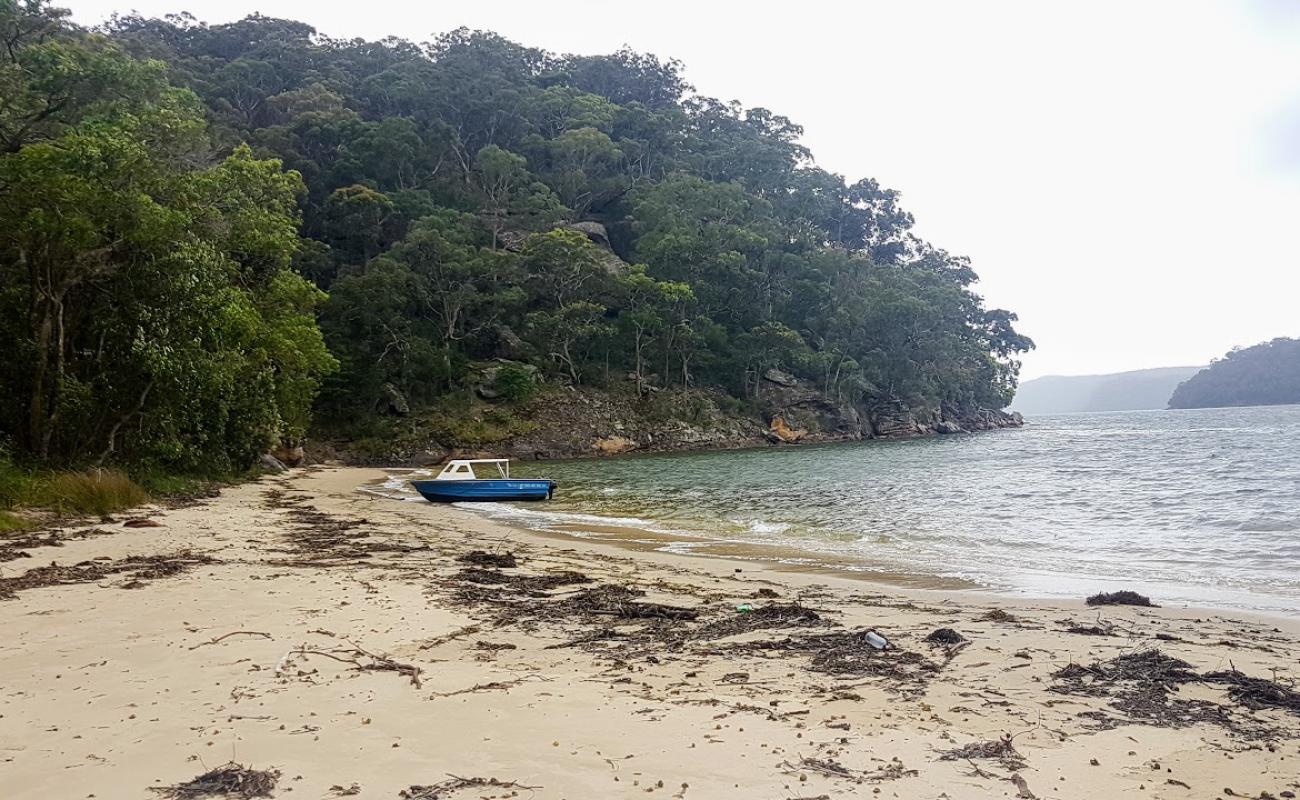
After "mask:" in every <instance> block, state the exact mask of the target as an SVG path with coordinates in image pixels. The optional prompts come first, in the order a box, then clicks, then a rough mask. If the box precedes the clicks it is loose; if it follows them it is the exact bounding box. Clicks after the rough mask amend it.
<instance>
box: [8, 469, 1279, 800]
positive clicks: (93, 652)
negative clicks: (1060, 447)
mask: <svg viewBox="0 0 1300 800" xmlns="http://www.w3.org/2000/svg"><path fill="white" fill-rule="evenodd" d="M378 474H379V473H377V472H376V471H373V470H357V469H317V470H311V471H306V470H300V471H294V472H292V473H289V474H287V475H285V476H280V477H275V478H267V479H264V480H263V481H261V482H258V483H254V484H247V485H244V486H240V487H236V488H233V489H229V490H227V491H225V492H223V493H222V495H221V496H220V497H217V498H213V499H210V500H205V501H202V502H200V503H198V504H196V505H193V506H190V507H186V508H180V509H170V510H163V509H155V510H152V511H151V512H149V513H147V514H146V516H148V517H149V518H150V519H152V520H154V521H156V522H158V523H160V524H159V526H158V527H142V528H127V527H124V526H122V525H121V524H120V523H114V524H99V525H95V526H88V527H86V528H82V529H80V530H81V531H82V532H85V531H87V530H98V531H102V532H103V534H102V535H91V536H86V537H85V538H70V539H68V540H67V541H65V542H64V543H63V546H60V547H53V546H48V545H47V546H39V547H30V548H24V551H25V552H28V553H29V554H30V558H17V559H13V560H9V561H6V562H3V563H0V578H6V579H7V578H13V577H15V576H21V575H22V574H24V573H25V572H26V571H28V570H30V569H32V568H35V567H43V566H47V565H49V564H50V562H52V561H57V562H58V563H59V564H60V565H72V564H77V563H78V562H86V561H93V560H95V559H99V561H94V563H95V564H98V565H99V566H98V567H95V568H94V570H93V571H92V570H91V568H90V567H83V568H80V569H81V571H80V572H73V573H70V574H68V575H64V576H63V579H65V580H83V579H85V580H84V581H83V582H80V583H75V584H70V585H56V586H36V587H33V588H17V589H16V590H14V591H13V595H14V596H13V597H12V598H11V599H7V600H0V664H2V665H3V669H2V671H0V796H3V797H5V798H84V797H95V798H147V797H160V796H164V795H163V794H160V793H159V792H156V791H152V790H153V789H159V788H165V787H169V786H177V785H181V784H183V783H184V782H185V781H189V780H191V779H193V778H195V777H196V776H198V775H200V774H202V773H205V772H207V771H208V770H210V769H212V768H215V767H220V766H221V765H223V764H225V763H226V762H230V761H235V762H238V763H240V764H242V765H245V766H249V767H253V768H256V769H265V770H273V771H276V772H278V773H279V775H278V778H277V779H276V781H275V783H276V788H275V789H274V795H275V796H277V797H298V798H302V797H308V798H329V797H361V798H397V797H399V796H400V793H401V792H403V791H405V792H407V795H408V796H413V797H431V796H434V795H435V794H436V796H439V797H443V796H454V797H467V798H468V797H475V798H477V797H509V796H518V797H538V798H570V800H578V799H579V798H595V797H602V798H603V797H642V796H646V795H649V796H652V797H653V796H665V797H680V798H715V797H717V798H723V797H749V796H753V797H759V798H816V797H827V798H831V797H834V798H838V797H858V796H861V797H874V796H887V797H900V798H912V797H915V798H938V797H944V796H946V797H949V798H966V797H1025V798H1027V797H1031V796H1033V797H1043V798H1046V797H1052V798H1057V797H1060V798H1093V797H1107V798H1109V797H1153V798H1199V797H1228V796H1238V797H1243V796H1244V797H1263V796H1268V795H1272V796H1274V797H1287V796H1289V795H1288V794H1287V793H1292V794H1300V777H1298V776H1300V713H1298V712H1293V711H1290V710H1287V709H1285V708H1270V707H1263V708H1250V707H1248V706H1249V705H1257V706H1258V705H1260V704H1259V703H1258V702H1254V700H1252V698H1255V700H1258V698H1259V697H1260V696H1262V695H1257V694H1249V693H1247V694H1245V695H1242V694H1241V688H1242V686H1243V685H1245V684H1243V683H1242V682H1241V681H1236V679H1235V678H1233V677H1232V676H1233V675H1241V676H1250V677H1257V678H1262V679H1266V680H1267V681H1270V682H1274V681H1275V682H1276V683H1271V684H1270V686H1275V687H1277V688H1280V689H1283V690H1285V688H1286V685H1287V684H1288V682H1289V681H1290V680H1292V679H1294V678H1295V677H1296V673H1297V667H1296V663H1297V657H1298V656H1300V624H1297V622H1296V620H1293V619H1270V618H1266V617H1260V616H1251V615H1245V614H1224V613H1220V612H1210V611H1198V610H1195V609H1149V608H1131V607H1106V608H1102V609H1098V608H1090V607H1087V606H1085V605H1084V604H1083V602H1082V601H1081V600H1080V601H1079V602H1075V603H1060V602H1048V601H1041V602H1040V601H1030V600H1014V599H1006V598H995V597H991V596H987V595H982V594H979V593H972V592H965V591H960V590H959V589H957V588H941V589H935V588H930V589H916V588H909V587H906V586H896V585H888V586H887V585H883V584H880V583H875V582H870V581H866V580H862V579H861V578H860V577H857V576H852V575H846V574H841V573H830V572H824V571H820V570H794V569H789V568H780V567H776V566H770V565H767V564H765V563H763V562H762V561H757V560H754V559H756V558H761V556H762V554H760V553H753V552H735V553H732V555H736V556H742V555H743V556H744V557H745V559H744V560H742V561H737V560H729V559H727V558H722V557H717V556H716V555H715V556H713V557H707V558H706V557H699V556H690V555H680V554H674V553H664V552H658V551H655V550H654V549H653V548H652V547H651V546H650V545H647V544H641V545H639V546H638V545H628V544H620V543H619V542H616V541H595V540H586V539H565V538H561V537H560V536H559V535H556V534H551V535H539V534H534V533H530V532H527V531H522V530H517V529H513V528H508V527H504V526H501V525H499V524H496V523H493V522H491V521H488V520H486V519H483V518H482V517H479V516H477V515H475V514H473V513H470V512H466V511H462V510H460V509H455V508H443V507H435V506H431V505H425V504H409V503H398V502H394V501H392V500H388V499H385V498H381V497H376V496H374V495H371V494H366V493H362V492H358V491H356V487H358V486H360V485H361V484H363V483H365V482H366V481H368V480H372V479H374V478H375V477H377V476H378ZM73 532H74V529H72V528H70V527H65V528H64V531H63V533H64V535H67V534H69V533H73ZM182 550H189V551H192V553H191V555H190V557H189V559H188V560H186V561H184V562H183V563H182V562H174V561H168V562H165V565H166V564H175V566H163V567H159V566H158V565H157V564H153V565H152V566H150V565H148V564H146V563H145V562H126V561H123V559H126V558H128V557H131V556H158V555H171V554H175V553H177V552H178V551H182ZM473 550H483V551H488V552H489V553H492V554H495V555H497V556H504V554H506V553H509V554H512V555H513V556H514V558H515V561H516V564H517V566H515V567H508V566H507V567H499V566H494V565H493V564H492V563H490V562H492V561H494V560H498V561H499V560H501V559H491V558H488V559H486V560H485V561H486V563H481V564H470V563H464V562H462V561H459V560H458V559H459V558H464V557H465V556H466V555H467V554H469V553H470V552H471V551H473ZM202 555H206V556H208V557H211V558H212V559H215V561H214V562H213V563H202V561H201V559H199V558H197V556H202ZM60 574H62V573H60ZM78 576H81V577H78ZM2 586H3V584H2V583H0V587H2ZM611 587H613V588H611ZM1133 588H1135V589H1139V590H1141V588H1142V587H1133ZM638 592H643V593H644V594H638ZM4 594H5V591H4V590H3V588H0V596H3V595H4ZM744 604H748V607H749V608H750V609H752V610H748V611H737V608H738V607H740V608H742V609H743V608H745V606H744ZM796 604H797V605H796ZM773 609H775V610H773ZM991 609H995V610H997V611H999V612H1001V614H994V615H991V616H990V614H989V612H990V610H991ZM1005 615H1009V616H1010V618H1008V617H1007V616H1005ZM689 617H694V618H693V619H692V618H689ZM1071 626H1073V627H1074V628H1075V629H1076V630H1082V629H1088V628H1098V629H1100V630H1101V631H1102V632H1104V633H1108V634H1109V635H1089V634H1087V633H1080V632H1074V633H1072V632H1069V628H1070V627H1071ZM868 627H870V628H874V629H875V630H877V631H879V632H880V633H882V634H884V635H885V636H887V637H888V638H889V639H890V641H891V642H892V643H893V644H894V648H893V649H891V650H888V651H884V652H878V651H874V650H872V649H870V648H869V647H868V646H866V645H865V644H864V643H863V642H864V640H863V638H862V631H863V630H865V629H866V628H868ZM942 628H950V629H953V630H954V631H956V632H957V633H959V634H960V635H961V636H962V637H963V638H964V639H965V640H966V641H965V642H960V643H956V644H947V645H945V644H942V643H939V644H931V643H927V642H926V641H925V638H926V637H927V636H928V635H929V634H930V633H932V632H933V631H935V630H936V629H942ZM1158 637H1159V638H1158ZM1151 649H1157V650H1159V651H1160V652H1161V653H1163V654H1164V655H1165V656H1168V657H1172V658H1176V659H1181V660H1182V661H1184V662H1186V666H1184V667H1178V666H1172V665H1171V664H1169V663H1165V662H1163V661H1160V660H1159V659H1156V660H1151V658H1150V656H1149V654H1148V655H1146V656H1143V657H1144V658H1146V659H1147V660H1138V659H1136V658H1135V657H1136V656H1139V655H1140V654H1147V651H1149V650H1151ZM1126 659H1129V660H1126ZM1072 664H1074V665H1076V667H1073V668H1072V667H1071V666H1070V665H1072ZM1095 664H1100V665H1101V666H1100V667H1094V666H1093V665H1095ZM1146 664H1152V665H1153V666H1152V669H1151V671H1150V674H1148V673H1147V672H1142V670H1140V669H1139V670H1138V671H1137V673H1135V674H1136V677H1135V675H1134V674H1130V673H1129V672H1126V671H1125V669H1126V667H1125V665H1128V666H1129V667H1133V666H1135V665H1136V666H1138V667H1140V666H1142V665H1146ZM1233 669H1235V670H1238V671H1239V672H1237V673H1232V672H1231V670H1233ZM1224 673H1226V674H1227V677H1225V676H1224ZM1216 676H1217V677H1216ZM1234 681H1236V682H1235V683H1234ZM1250 686H1254V684H1250ZM1255 688H1259V687H1258V686H1256V687H1255ZM1279 696H1280V697H1282V698H1283V700H1285V699H1286V698H1287V697H1288V695H1285V694H1282V695H1279ZM1242 698H1244V702H1243V699H1242ZM1008 736H1009V737H1012V738H1011V739H1010V745H1009V746H1007V745H1005V744H998V743H999V742H1001V741H1005V737H1008ZM450 776H458V777H460V778H465V779H472V778H482V779H484V781H485V782H486V781H490V780H491V779H496V780H497V781H498V785H492V784H491V783H490V782H486V783H484V784H479V785H464V784H462V785H461V786H460V787H459V788H456V787H448V790H446V791H444V790H442V789H438V790H436V791H431V792H424V793H421V792H420V791H419V790H413V789H412V787H417V786H425V787H429V786H436V785H438V784H440V783H441V782H445V781H450V780H452V778H451V777H450ZM507 782H514V783H515V784H517V785H514V786H508V785H503V784H505V783H507ZM1229 791H1230V792H1231V794H1229V793H1228V792H1229ZM1265 793H1267V794H1265Z"/></svg>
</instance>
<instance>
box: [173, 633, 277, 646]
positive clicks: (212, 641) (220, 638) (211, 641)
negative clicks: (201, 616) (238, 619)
mask: <svg viewBox="0 0 1300 800" xmlns="http://www.w3.org/2000/svg"><path fill="white" fill-rule="evenodd" d="M231 636H261V637H262V638H263V639H273V638H275V637H273V636H272V635H271V634H269V633H263V632H262V631H231V632H230V633H226V634H222V635H221V636H218V637H217V638H215V639H209V640H208V641H206V642H199V643H198V644H196V645H194V646H193V647H191V648H190V649H191V650H198V649H199V648H200V647H203V646H204V645H209V644H216V643H218V642H221V641H225V640H226V639H229V638H230V637H231Z"/></svg>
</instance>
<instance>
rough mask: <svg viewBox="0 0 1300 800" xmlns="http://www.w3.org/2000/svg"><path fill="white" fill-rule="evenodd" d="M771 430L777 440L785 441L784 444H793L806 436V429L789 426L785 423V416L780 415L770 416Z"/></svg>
mask: <svg viewBox="0 0 1300 800" xmlns="http://www.w3.org/2000/svg"><path fill="white" fill-rule="evenodd" d="M771 430H772V435H773V436H775V437H776V440H777V441H781V442H785V443H786V444H794V443H795V442H798V441H801V440H803V439H805V438H807V436H808V431H806V430H795V429H794V428H791V427H790V426H789V425H787V424H786V421H785V418H784V417H782V416H780V415H777V416H775V417H772V426H771Z"/></svg>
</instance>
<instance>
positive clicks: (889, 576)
mask: <svg viewBox="0 0 1300 800" xmlns="http://www.w3.org/2000/svg"><path fill="white" fill-rule="evenodd" d="M363 469H372V468H363ZM373 469H375V471H376V472H377V473H380V474H378V475H376V476H375V477H373V478H372V479H370V480H368V481H366V482H365V483H364V484H362V485H361V486H359V487H358V489H359V490H361V491H363V492H368V493H372V494H373V495H374V496H376V497H379V498H383V499H389V500H394V501H400V502H414V503H415V504H416V505H417V506H418V505H422V504H424V503H423V501H418V500H416V499H415V496H414V495H412V496H411V499H410V500H407V499H405V497H404V496H403V497H399V496H397V495H395V494H393V493H385V492H383V491H379V490H378V489H380V488H382V485H383V484H384V483H385V481H386V480H390V481H391V480H393V479H397V476H396V475H395V474H394V473H402V472H418V471H420V469H421V468H407V467H399V468H373ZM447 508H449V509H452V510H455V511H459V512H462V513H464V514H466V515H468V516H469V517H470V518H474V519H482V520H485V521H487V522H489V523H491V524H494V525H500V526H503V527H507V528H509V529H511V530H518V531H522V532H526V533H528V534H530V535H534V536H538V537H541V538H543V539H548V540H554V541H557V542H567V543H574V542H587V543H604V544H609V545H611V546H613V547H614V548H616V550H622V551H625V552H633V553H665V554H672V555H681V556H691V557H695V558H702V559H722V560H733V561H737V562H739V563H741V564H744V563H761V564H763V565H765V566H766V567H768V568H772V569H775V570H778V571H782V572H789V573H791V574H797V573H807V574H812V575H825V576H835V577H840V578H845V579H848V580H854V581H862V582H865V583H868V584H871V585H873V586H874V587H875V588H876V589H878V590H880V591H890V590H895V589H910V590H922V591H926V590H928V591H936V592H962V593H965V594H968V595H970V599H971V600H972V601H976V600H978V599H979V598H1002V599H1004V600H1010V601H1024V602H1046V603H1052V602H1058V603H1062V604H1066V605H1068V604H1070V603H1071V601H1072V600H1082V599H1083V598H1084V597H1086V596H1088V595H1089V594H1094V593H1096V592H1099V591H1115V590H1118V589H1136V590H1138V591H1140V592H1143V593H1145V594H1150V596H1151V599H1152V601H1153V602H1155V603H1157V605H1159V606H1161V607H1164V608H1171V609H1180V610H1183V611H1187V612H1191V613H1200V614H1202V615H1205V614H1237V615H1244V616H1250V617H1252V618H1257V619H1261V620H1272V621H1274V622H1278V623H1292V624H1296V625H1297V626H1298V627H1297V630H1300V608H1296V609H1293V610H1291V611H1290V613H1288V612H1287V611H1284V610H1281V609H1274V608H1266V607H1259V605H1254V606H1252V605H1248V604H1247V603H1246V601H1247V600H1250V599H1255V600H1256V602H1257V603H1258V602H1262V601H1265V600H1276V598H1273V597H1271V596H1269V595H1252V594H1244V593H1241V592H1238V591H1231V592H1228V593H1225V594H1224V596H1225V597H1227V598H1233V597H1236V598H1240V600H1239V601H1238V602H1237V603H1236V604H1234V603H1231V602H1225V603H1223V604H1221V605H1214V604H1210V603H1205V602H1194V601H1182V600H1169V599H1167V598H1164V599H1162V598H1161V597H1160V596H1159V593H1158V592H1157V591H1156V590H1155V589H1156V588H1159V587H1160V586H1161V585H1160V584H1152V583H1149V582H1148V583H1141V584H1138V583H1135V582H1133V581H1127V580H1121V579H1109V578H1090V577H1086V576H1059V577H1057V576H1047V578H1048V579H1049V580H1065V581H1069V582H1071V583H1075V584H1083V583H1090V584H1091V588H1089V589H1088V590H1086V591H1081V592H1080V593H1078V594H1074V595H1070V594H1065V593H1056V594H1051V593H1036V592H1034V591H1033V590H1032V589H1029V588H1019V589H1017V588H1012V587H1010V586H1008V587H998V586H990V585H987V584H983V583H979V582H978V581H975V580H973V579H969V578H960V577H954V576H946V575H935V574H926V573H921V572H906V571H903V570H901V569H898V570H893V569H889V568H888V566H887V565H885V564H882V563H881V562H879V561H873V560H872V559H870V558H868V557H865V556H854V555H851V554H845V553H831V552H825V551H818V550H813V549H805V548H799V547H798V546H796V545H778V544H764V543H760V542H750V541H743V540H742V541H732V540H727V539H723V538H712V537H709V536H706V535H699V536H692V535H690V534H686V533H682V532H678V531H662V530H652V529H650V528H647V527H645V526H640V525H630V524H610V525H602V524H599V523H597V522H595V521H588V520H582V521H572V522H565V521H562V520H560V521H554V522H552V523H550V524H548V525H546V526H545V527H541V526H534V525H530V524H528V522H527V521H526V519H527V517H515V516H508V515H507V516H502V515H498V514H495V513H494V512H493V511H490V510H486V509H482V508H477V507H474V505H473V504H451V505H449V506H447ZM526 510H527V511H530V512H531V511H533V509H526ZM539 513H540V515H541V516H542V517H545V516H546V514H547V512H545V511H541V512H539ZM559 513H560V515H561V516H563V515H572V514H573V512H570V511H565V512H559ZM584 516H587V517H591V518H592V520H594V519H596V518H598V517H599V516H601V515H599V514H589V513H588V514H584ZM614 519H618V518H614ZM651 524H653V523H651ZM1164 586H1165V587H1166V588H1170V589H1173V590H1174V591H1178V590H1179V589H1186V588H1187V587H1186V586H1185V585H1183V584H1176V583H1171V584H1165V585H1164ZM1153 587H1155V588H1153ZM1197 588H1199V589H1201V590H1202V591H1204V590H1207V588H1208V590H1209V591H1214V589H1213V588H1211V587H1197Z"/></svg>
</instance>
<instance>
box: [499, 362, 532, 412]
mask: <svg viewBox="0 0 1300 800" xmlns="http://www.w3.org/2000/svg"><path fill="white" fill-rule="evenodd" d="M496 388H497V391H499V392H501V396H502V397H504V398H505V399H507V400H510V401H511V402H515V403H519V402H523V401H524V400H527V399H529V398H531V397H532V396H533V395H534V394H536V393H537V378H536V377H535V376H534V374H533V372H531V371H529V370H527V369H525V368H524V367H521V366H519V365H517V364H506V365H504V366H502V367H501V369H500V370H499V371H498V372H497V379H496Z"/></svg>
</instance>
